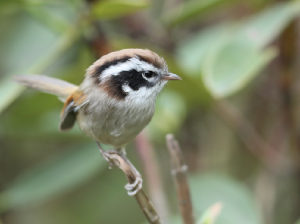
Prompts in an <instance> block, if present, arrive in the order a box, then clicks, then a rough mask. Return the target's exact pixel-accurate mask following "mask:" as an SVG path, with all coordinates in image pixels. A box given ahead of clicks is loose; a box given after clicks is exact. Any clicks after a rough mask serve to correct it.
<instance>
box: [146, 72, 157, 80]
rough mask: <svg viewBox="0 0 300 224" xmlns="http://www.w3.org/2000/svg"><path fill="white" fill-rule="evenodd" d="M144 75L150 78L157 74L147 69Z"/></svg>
mask: <svg viewBox="0 0 300 224" xmlns="http://www.w3.org/2000/svg"><path fill="white" fill-rule="evenodd" d="M144 76H145V77H146V78H148V79H149V78H152V77H154V76H156V73H155V72H152V71H146V72H144Z"/></svg>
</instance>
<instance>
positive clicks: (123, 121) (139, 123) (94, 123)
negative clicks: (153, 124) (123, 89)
mask: <svg viewBox="0 0 300 224" xmlns="http://www.w3.org/2000/svg"><path fill="white" fill-rule="evenodd" d="M153 113H154V108H153V109H152V108H148V109H147V110H146V111H144V113H143V114H142V116H141V113H134V111H125V110H124V111H122V112H120V111H119V110H118V111H109V112H106V111H103V112H102V113H99V114H94V115H91V114H89V115H86V114H84V113H83V111H78V115H77V121H78V124H79V127H80V129H81V130H82V131H83V132H84V133H85V134H86V135H87V136H89V137H91V138H93V139H94V140H96V141H98V142H100V143H103V144H109V145H112V146H114V147H115V148H120V147H123V146H125V145H126V144H127V143H128V142H130V141H131V140H132V139H133V138H135V137H136V135H138V134H139V133H140V132H141V131H142V130H143V128H144V127H145V126H146V125H147V124H148V123H149V122H150V120H151V118H152V116H153Z"/></svg>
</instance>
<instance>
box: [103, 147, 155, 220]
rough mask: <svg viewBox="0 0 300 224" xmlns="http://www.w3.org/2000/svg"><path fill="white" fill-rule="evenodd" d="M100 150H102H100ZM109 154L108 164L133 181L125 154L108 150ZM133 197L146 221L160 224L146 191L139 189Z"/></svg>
mask: <svg viewBox="0 0 300 224" xmlns="http://www.w3.org/2000/svg"><path fill="white" fill-rule="evenodd" d="M98 146H99V149H100V152H101V153H102V152H103V150H102V148H101V147H100V145H99V144H98ZM101 150H102V151H101ZM109 154H110V155H111V156H110V158H109V159H110V161H109V163H110V165H113V166H116V167H118V168H119V169H121V170H122V171H123V172H124V174H125V175H126V178H127V180H128V182H129V183H130V184H132V183H134V181H135V175H134V171H133V170H132V168H131V166H132V165H131V166H130V164H128V162H127V161H129V160H128V158H125V155H121V154H120V153H118V152H114V151H110V152H109ZM134 197H135V199H136V200H137V202H138V204H139V206H140V208H141V209H142V211H143V213H144V215H145V216H146V218H147V220H148V222H149V223H150V224H161V221H160V218H159V216H158V214H157V212H156V210H155V208H154V207H153V205H152V203H151V201H150V200H149V198H148V197H147V195H146V193H145V192H144V191H143V189H141V190H139V191H138V192H137V193H136V194H135V195H134Z"/></svg>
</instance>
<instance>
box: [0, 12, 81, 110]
mask: <svg viewBox="0 0 300 224" xmlns="http://www.w3.org/2000/svg"><path fill="white" fill-rule="evenodd" d="M9 25H10V26H9V27H7V26H6V25H5V24H4V23H3V22H0V29H1V28H3V31H4V35H2V36H1V37H0V48H1V49H2V51H1V52H0V59H1V60H0V67H1V69H3V71H4V73H6V78H5V79H4V80H1V82H3V83H2V84H1V85H0V93H4V94H2V95H0V113H1V112H2V111H3V110H4V109H5V107H7V106H8V105H9V104H10V103H11V102H13V100H14V99H16V98H17V96H18V95H20V93H21V92H22V90H23V89H24V88H22V87H20V86H18V85H16V84H14V83H13V80H12V76H13V75H20V74H28V73H35V74H36V73H43V72H44V70H45V69H46V68H48V67H49V66H50V65H51V64H52V63H53V62H55V61H56V60H57V59H58V57H59V56H60V55H61V54H63V53H64V52H65V51H66V50H67V49H68V48H69V47H70V46H72V44H73V43H74V41H75V40H76V38H77V37H78V31H77V29H75V28H73V27H70V28H69V29H67V30H65V33H64V35H61V36H58V35H57V34H56V33H55V32H54V31H53V30H51V29H49V28H47V27H44V26H41V25H40V24H39V22H37V21H36V20H34V19H32V18H31V17H29V16H26V15H22V16H18V17H16V18H14V20H13V21H10V24H9ZM11 27H13V29H11ZM6 30H7V32H5V31H6ZM20 36H22V41H19V40H18V41H16V38H18V37H20Z"/></svg>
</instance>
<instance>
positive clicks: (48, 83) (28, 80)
mask: <svg viewBox="0 0 300 224" xmlns="http://www.w3.org/2000/svg"><path fill="white" fill-rule="evenodd" d="M14 79H15V81H16V82H17V83H19V84H21V85H23V86H28V87H30V88H33V89H36V90H39V91H41V92H44V93H49V94H53V95H56V96H58V97H59V98H60V99H61V100H62V101H65V99H66V98H67V97H68V96H69V95H70V94H72V93H73V92H75V90H77V89H78V86H76V85H73V84H71V83H69V82H66V81H63V80H60V79H56V78H52V77H49V76H44V75H24V76H15V77H14Z"/></svg>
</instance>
